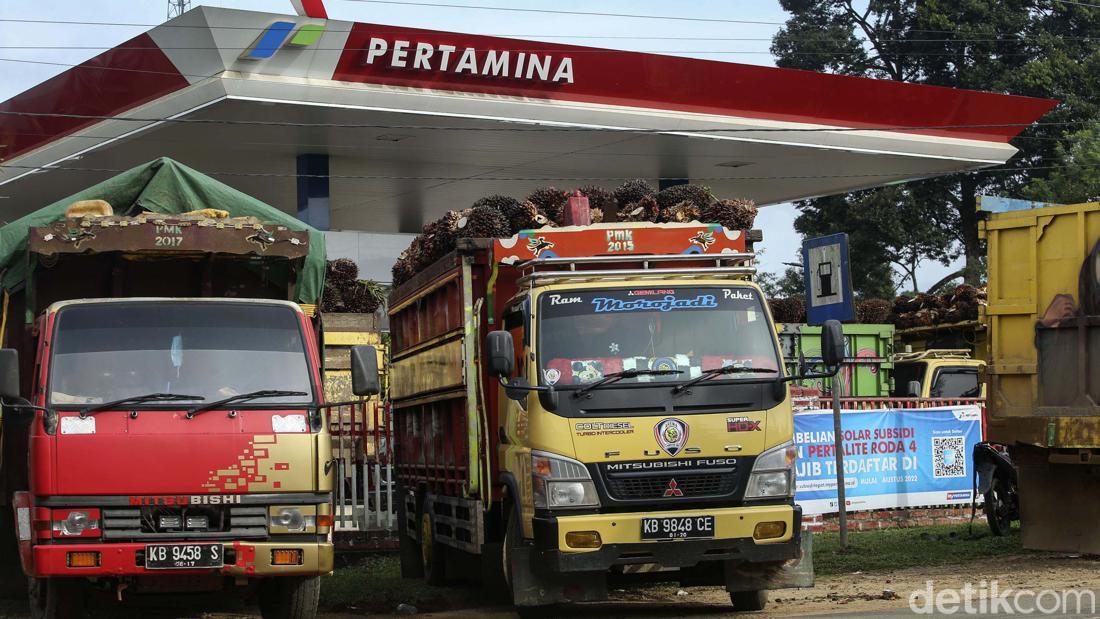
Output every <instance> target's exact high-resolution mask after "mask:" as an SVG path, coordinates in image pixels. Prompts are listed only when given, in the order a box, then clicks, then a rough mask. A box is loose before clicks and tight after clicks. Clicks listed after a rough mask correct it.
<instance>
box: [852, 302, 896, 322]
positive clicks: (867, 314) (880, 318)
mask: <svg viewBox="0 0 1100 619" xmlns="http://www.w3.org/2000/svg"><path fill="white" fill-rule="evenodd" d="M890 307H891V303H890V302H889V301H887V300H886V299H864V300H862V301H856V322H859V323H861V324H865V325H878V324H886V323H889V322H890Z"/></svg>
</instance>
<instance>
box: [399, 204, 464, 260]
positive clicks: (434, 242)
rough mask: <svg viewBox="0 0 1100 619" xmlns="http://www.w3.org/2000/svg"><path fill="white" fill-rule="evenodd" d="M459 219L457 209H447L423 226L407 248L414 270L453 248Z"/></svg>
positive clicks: (460, 217) (460, 215)
mask: <svg viewBox="0 0 1100 619" xmlns="http://www.w3.org/2000/svg"><path fill="white" fill-rule="evenodd" d="M461 219H462V214H461V213H459V212H458V211H447V212H446V213H444V214H443V216H442V217H440V218H439V219H436V220H435V221H431V222H428V223H427V224H426V225H425V226H424V231H423V232H422V233H421V234H420V236H418V237H416V238H415V239H414V240H413V243H412V245H410V246H409V249H408V252H409V256H410V257H411V258H412V260H413V266H414V267H415V270H416V271H419V270H420V269H422V268H424V267H426V266H428V265H429V264H431V263H433V262H435V261H436V260H439V259H440V258H442V257H443V256H446V255H447V254H449V253H450V252H451V250H453V249H454V248H455V238H456V237H457V236H458V222H459V221H460V220H461Z"/></svg>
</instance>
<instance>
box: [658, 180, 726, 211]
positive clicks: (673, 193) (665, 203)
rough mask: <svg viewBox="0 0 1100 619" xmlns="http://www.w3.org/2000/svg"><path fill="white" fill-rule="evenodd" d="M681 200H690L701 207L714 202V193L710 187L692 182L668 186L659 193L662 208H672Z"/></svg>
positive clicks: (659, 202)
mask: <svg viewBox="0 0 1100 619" xmlns="http://www.w3.org/2000/svg"><path fill="white" fill-rule="evenodd" d="M681 202H689V203H691V204H694V205H695V206H696V207H698V208H700V209H701V208H704V207H706V206H709V205H710V203H711V202H714V195H713V194H712V193H711V192H710V187H706V186H703V185H693V184H691V183H685V184H683V185H673V186H671V187H666V188H665V189H662V190H661V191H660V192H658V193H657V204H659V205H660V206H661V208H662V209H671V208H672V207H673V206H675V205H677V204H680V203H681Z"/></svg>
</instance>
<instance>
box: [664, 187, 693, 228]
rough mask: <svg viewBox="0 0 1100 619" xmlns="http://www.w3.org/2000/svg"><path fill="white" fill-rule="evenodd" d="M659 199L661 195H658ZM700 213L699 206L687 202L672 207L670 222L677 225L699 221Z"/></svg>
mask: <svg viewBox="0 0 1100 619" xmlns="http://www.w3.org/2000/svg"><path fill="white" fill-rule="evenodd" d="M658 199H660V194H658ZM700 213H701V210H700V208H699V206H698V205H697V204H695V203H694V202H689V201H687V200H685V201H683V202H680V203H678V204H673V205H672V208H670V209H669V211H668V220H669V221H674V222H677V223H686V222H689V221H699V218H700V217H701V215H700Z"/></svg>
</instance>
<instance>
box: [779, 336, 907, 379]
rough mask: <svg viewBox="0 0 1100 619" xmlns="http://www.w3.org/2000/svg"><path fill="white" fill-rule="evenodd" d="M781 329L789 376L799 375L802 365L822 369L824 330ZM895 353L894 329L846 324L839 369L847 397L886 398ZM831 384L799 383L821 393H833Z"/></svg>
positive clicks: (781, 344) (780, 342) (783, 351)
mask: <svg viewBox="0 0 1100 619" xmlns="http://www.w3.org/2000/svg"><path fill="white" fill-rule="evenodd" d="M778 327H779V344H780V352H781V353H782V354H783V358H784V359H785V360H786V364H787V370H788V372H789V373H792V374H793V373H797V372H799V371H800V364H802V363H808V364H810V367H813V368H818V369H823V368H821V367H820V366H821V348H820V346H821V344H820V342H821V327H820V326H816V325H808V324H804V323H781V324H779V325H778ZM893 350H894V325H889V324H846V325H844V363H843V364H841V366H840V378H841V381H842V384H843V390H842V391H841V393H842V394H843V395H844V396H845V397H855V398H885V397H889V395H890V390H891V380H890V379H891V371H892V369H893V363H892V361H891V358H890V355H891V354H892V352H893ZM832 382H833V381H832V380H829V379H816V380H806V381H800V382H799V383H796V385H797V386H800V387H805V388H807V389H816V390H818V391H819V392H821V393H825V394H831V393H832Z"/></svg>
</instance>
